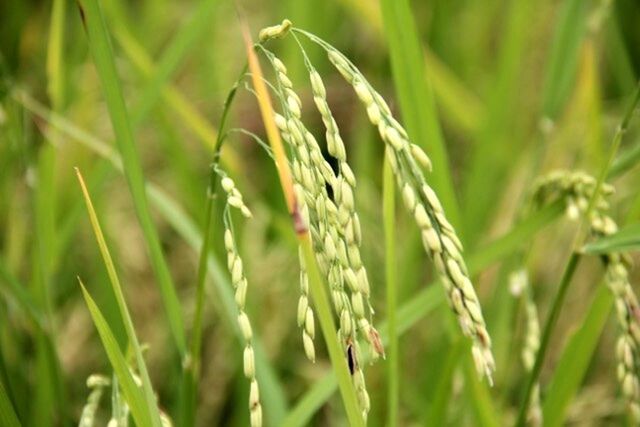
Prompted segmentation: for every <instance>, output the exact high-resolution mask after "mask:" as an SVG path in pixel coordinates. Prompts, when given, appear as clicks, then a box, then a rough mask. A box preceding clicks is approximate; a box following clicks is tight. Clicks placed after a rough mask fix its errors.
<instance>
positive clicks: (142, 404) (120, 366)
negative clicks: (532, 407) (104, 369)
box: [80, 281, 161, 427]
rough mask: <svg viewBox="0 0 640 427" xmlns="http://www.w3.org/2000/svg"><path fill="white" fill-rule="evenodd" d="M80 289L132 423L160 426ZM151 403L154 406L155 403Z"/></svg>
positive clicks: (97, 312)
mask: <svg viewBox="0 0 640 427" xmlns="http://www.w3.org/2000/svg"><path fill="white" fill-rule="evenodd" d="M80 287H81V288H82V294H83V296H84V299H85V302H86V303H87V307H88V308H89V313H90V314H91V318H92V319H93V323H94V324H95V325H96V329H97V330H98V334H99V335H100V339H101V340H102V345H103V346H104V349H105V351H106V353H107V356H108V357H109V362H110V363H111V366H112V367H113V370H114V372H115V374H116V376H117V377H118V382H119V383H120V387H121V388H122V392H123V394H124V396H125V399H126V401H127V404H128V405H129V408H130V409H131V415H132V416H133V419H134V421H135V422H136V424H137V425H140V426H154V427H159V426H161V424H160V418H159V416H158V413H157V411H158V409H157V407H155V410H154V409H153V408H152V407H149V406H148V404H149V402H148V400H147V397H146V396H145V394H146V393H144V392H143V390H141V388H140V387H139V386H138V385H137V384H136V381H135V380H134V378H133V374H132V373H131V370H130V369H129V366H128V365H127V360H126V359H125V356H124V354H122V351H121V350H120V347H119V346H118V341H116V338H115V337H114V335H113V333H112V332H111V329H110V328H109V324H108V323H107V321H106V320H105V318H104V316H103V315H102V313H101V312H100V309H99V308H98V306H97V305H96V303H95V302H94V301H93V299H92V298H91V295H90V294H89V292H88V291H87V289H86V288H85V287H84V285H83V284H82V282H81V281H80ZM152 403H153V405H154V406H155V401H154V402H152ZM154 414H155V415H154ZM156 420H157V421H156Z"/></svg>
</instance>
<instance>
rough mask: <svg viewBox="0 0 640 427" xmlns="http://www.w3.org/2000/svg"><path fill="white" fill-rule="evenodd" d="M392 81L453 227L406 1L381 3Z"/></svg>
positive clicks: (445, 165) (456, 221) (443, 162)
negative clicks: (431, 164) (427, 161)
mask: <svg viewBox="0 0 640 427" xmlns="http://www.w3.org/2000/svg"><path fill="white" fill-rule="evenodd" d="M380 5H381V8H382V18H383V22H384V27H385V34H386V38H387V42H388V43H389V54H390V56H391V66H392V70H393V80H394V82H395V87H396V89H397V93H398V98H399V101H400V106H401V108H402V118H403V119H404V122H405V123H406V126H407V132H408V133H409V137H410V138H411V140H412V141H413V142H414V143H416V144H418V145H420V146H422V147H423V148H425V149H426V151H427V153H428V154H429V156H431V159H432V160H433V164H434V168H433V169H434V170H433V176H432V180H431V182H432V183H433V188H434V190H436V192H437V193H438V195H439V197H440V199H441V200H442V204H443V205H444V208H445V211H446V212H447V214H448V216H449V217H450V219H451V222H452V223H453V225H454V226H457V225H460V217H459V214H458V205H457V202H456V196H455V192H454V190H453V182H452V180H451V168H450V166H449V159H448V155H447V150H446V147H445V144H444V140H443V137H442V131H441V129H440V124H439V122H438V114H437V111H436V108H435V103H434V100H433V94H432V89H431V85H430V83H429V80H428V79H425V73H426V72H428V71H429V70H425V68H424V63H423V59H422V49H421V47H420V41H419V38H418V31H417V29H416V25H415V22H414V20H413V15H412V13H411V8H410V5H409V1H408V0H381V2H380Z"/></svg>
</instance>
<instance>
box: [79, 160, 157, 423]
mask: <svg viewBox="0 0 640 427" xmlns="http://www.w3.org/2000/svg"><path fill="white" fill-rule="evenodd" d="M76 174H77V176H78V182H79V183H80V188H81V189H82V194H83V196H84V200H85V203H86V205H87V211H88V212H89V219H90V220H91V227H92V228H93V232H94V234H95V236H96V240H97V241H98V246H99V248H100V253H101V255H102V258H103V260H104V264H105V267H106V269H107V274H108V275H109V281H110V282H111V287H112V290H113V293H114V295H115V297H116V302H117V303H118V309H119V311H120V316H121V317H122V323H123V324H124V326H125V330H126V331H127V338H128V340H129V345H130V346H131V348H132V350H133V353H134V354H135V358H136V365H137V367H138V371H139V372H140V378H141V380H142V387H143V393H144V398H145V400H146V405H147V411H148V413H149V416H150V420H151V422H152V425H153V426H154V427H160V414H159V411H158V407H157V404H156V401H155V396H154V394H153V389H152V387H151V380H150V379H149V373H148V372H147V367H146V364H145V363H144V358H143V357H142V349H141V348H140V343H139V342H138V338H137V336H136V332H135V328H134V326H133V321H132V320H131V315H130V314H129V310H128V309H127V303H126V301H125V299H124V293H123V292H122V286H121V285H120V279H118V274H117V273H116V268H115V265H114V263H113V259H112V258H111V254H110V253H109V248H108V247H107V242H106V240H105V238H104V235H103V233H102V229H101V227H100V223H99V221H98V216H97V215H96V212H95V209H94V208H93V203H92V202H91V197H90V196H89V192H88V190H87V187H86V185H85V183H84V179H83V178H82V174H81V173H80V171H79V170H78V169H76ZM83 291H84V292H85V294H86V289H84V286H83ZM96 308H97V307H96ZM100 315H101V316H102V314H100ZM94 320H95V319H94ZM108 332H109V334H110V335H111V336H112V337H113V333H112V332H111V329H110V328H109V331H108ZM114 339H115V338H114ZM103 341H104V340H103ZM116 345H117V341H116ZM105 346H106V343H105ZM118 349H119V348H118ZM114 369H115V366H114Z"/></svg>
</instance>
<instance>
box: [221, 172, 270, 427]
mask: <svg viewBox="0 0 640 427" xmlns="http://www.w3.org/2000/svg"><path fill="white" fill-rule="evenodd" d="M219 173H221V171H219ZM221 174H223V173H221ZM221 185H222V188H223V189H224V191H225V192H226V193H227V206H232V207H234V208H237V209H239V210H240V211H241V212H242V214H243V215H244V216H245V217H250V216H251V213H250V211H249V209H248V208H247V207H246V206H245V204H244V202H243V201H242V195H241V194H240V192H239V191H238V190H237V189H236V187H235V185H234V184H233V181H232V180H231V179H230V178H228V177H226V176H223V178H222V180H221ZM224 245H225V249H226V251H227V268H228V270H229V274H230V275H231V283H232V285H233V287H234V289H235V301H236V306H237V308H238V318H237V322H238V327H239V329H240V333H241V334H242V338H243V339H244V343H245V347H244V352H243V369H244V375H245V376H246V377H247V379H248V380H249V415H250V420H251V427H260V426H262V405H261V403H260V390H259V386H258V380H257V377H256V367H255V355H254V349H253V345H252V338H253V330H252V327H251V322H250V321H249V316H247V313H246V312H245V303H246V297H247V286H248V282H247V278H246V277H245V275H244V268H243V263H242V258H240V255H239V253H238V251H237V246H236V242H235V238H234V235H233V231H232V220H231V215H230V214H229V211H228V209H226V210H225V230H224Z"/></svg>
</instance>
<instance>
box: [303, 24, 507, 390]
mask: <svg viewBox="0 0 640 427" xmlns="http://www.w3.org/2000/svg"><path fill="white" fill-rule="evenodd" d="M291 31H293V32H295V33H299V34H304V35H305V36H306V37H308V38H309V39H310V40H312V41H313V42H315V43H317V44H319V45H320V46H321V47H323V48H324V49H325V50H326V52H327V55H328V58H329V61H330V62H331V63H332V64H333V65H334V67H335V68H336V69H337V70H338V72H339V73H340V74H341V75H342V76H343V77H344V79H345V80H346V81H347V82H348V83H349V84H351V86H352V87H353V89H354V91H355V93H356V95H357V96H358V98H359V99H360V101H361V102H362V104H363V105H364V107H365V109H366V112H367V115H368V117H369V121H370V122H371V123H372V124H373V125H374V126H376V127H377V128H378V132H379V133H380V136H381V138H382V140H383V141H384V142H385V144H386V156H387V159H388V161H389V163H390V164H391V166H392V169H393V172H394V175H395V177H396V181H397V183H398V187H399V189H400V191H401V192H402V193H403V196H404V200H405V206H406V207H407V209H408V210H409V212H410V213H411V214H412V215H413V216H414V218H415V221H416V223H417V225H418V227H419V228H420V232H421V234H422V240H423V243H424V247H425V250H426V251H427V252H428V253H429V254H430V255H431V257H432V259H433V261H434V263H435V265H436V269H437V271H438V273H439V275H440V278H441V280H442V283H443V285H444V287H445V289H446V291H447V296H448V299H449V304H450V306H451V307H452V309H453V310H454V312H455V314H456V316H457V318H458V322H459V324H460V326H461V329H462V331H463V332H464V334H465V335H467V336H468V337H470V338H471V339H472V343H473V346H472V353H473V358H474V361H475V364H476V368H477V370H478V372H479V373H480V374H481V375H486V377H487V379H488V380H489V381H490V382H491V381H492V379H491V377H492V373H493V371H494V370H495V363H494V359H493V354H492V352H491V339H490V337H489V334H488V332H487V328H486V325H485V322H484V318H483V316H482V311H481V309H480V304H479V301H478V298H477V296H476V293H475V290H474V288H473V286H472V284H471V281H470V279H469V277H468V273H467V268H466V265H465V263H464V259H463V258H462V245H461V243H460V239H459V238H458V237H457V235H456V233H455V230H454V228H453V227H452V226H451V224H450V223H449V222H448V220H447V218H446V217H445V215H444V211H443V209H442V205H441V203H440V201H439V200H438V197H437V196H436V194H435V192H434V191H433V189H432V188H431V187H430V186H429V185H428V184H427V182H426V180H425V178H424V175H423V172H422V169H421V167H422V168H424V169H427V170H430V169H431V161H430V160H429V157H428V156H427V155H426V154H425V153H424V152H423V151H422V150H421V149H420V148H419V147H418V146H416V145H414V144H411V142H410V141H409V139H408V135H407V132H406V131H405V130H404V128H403V127H402V126H401V125H400V124H399V123H398V122H397V121H396V120H395V119H394V118H393V116H392V115H391V110H390V109H389V106H388V105H387V103H386V102H385V101H384V99H383V98H382V97H381V96H380V94H378V93H377V92H376V91H375V90H374V89H373V88H372V87H371V85H370V84H369V82H368V81H367V80H366V79H365V78H364V76H363V75H362V73H360V71H359V70H358V69H357V68H356V67H355V66H354V65H353V64H352V63H351V62H350V61H349V60H348V59H347V58H346V57H345V56H344V55H343V54H342V53H340V52H339V51H338V50H337V49H335V48H334V47H333V46H331V45H330V44H328V43H327V42H325V41H324V40H322V39H320V38H318V37H317V36H315V35H313V34H310V33H307V32H305V31H302V30H299V29H296V28H292V30H291Z"/></svg>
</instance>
